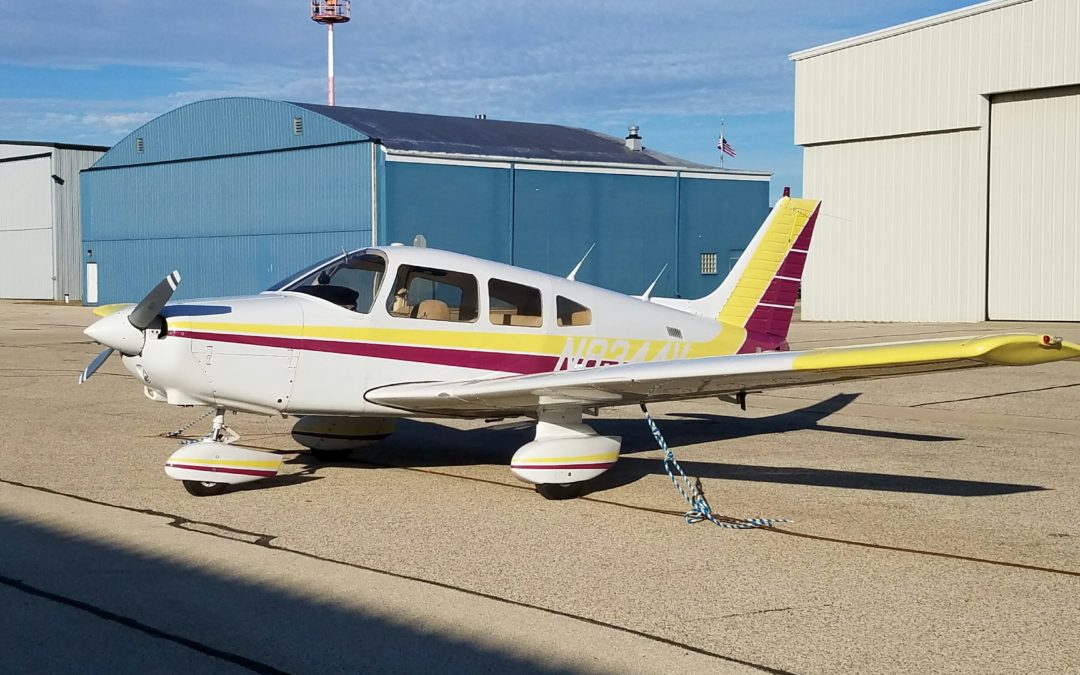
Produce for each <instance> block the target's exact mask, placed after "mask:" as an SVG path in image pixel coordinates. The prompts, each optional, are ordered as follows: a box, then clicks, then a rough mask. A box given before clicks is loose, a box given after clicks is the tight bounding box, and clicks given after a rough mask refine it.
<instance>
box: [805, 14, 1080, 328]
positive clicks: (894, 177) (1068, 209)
mask: <svg viewBox="0 0 1080 675" xmlns="http://www.w3.org/2000/svg"><path fill="white" fill-rule="evenodd" d="M791 59H792V61H794V62H795V142H796V143H797V144H799V145H801V146H803V148H804V152H803V172H804V174H803V175H804V178H803V194H804V195H805V196H807V197H814V198H819V199H822V200H823V202H824V203H823V205H822V216H821V218H820V220H819V221H818V227H817V230H816V231H815V237H814V243H813V245H812V253H811V255H810V257H809V260H808V263H807V271H806V279H805V281H804V284H803V307H802V317H803V318H804V319H808V320H825V321H843V320H863V321H981V320H984V319H1002V320H1029V321H1080V270H1078V267H1080V206H1078V204H1077V197H1078V192H1080V1H1078V0H993V1H991V2H983V3H981V4H978V5H973V6H971V7H966V8H963V9H959V10H956V11H953V12H949V13H946V14H941V15H938V16H934V17H930V18H928V19H923V20H921V21H914V22H911V23H907V24H903V25H900V26H896V27H893V28H888V29H885V30H881V31H877V32H874V33H868V34H866V35H861V36H858V37H854V38H851V39H848V40H843V41H840V42H835V43H832V44H828V45H824V46H821V47H816V48H813V49H807V50H805V51H801V52H797V53H795V54H792V55H791Z"/></svg>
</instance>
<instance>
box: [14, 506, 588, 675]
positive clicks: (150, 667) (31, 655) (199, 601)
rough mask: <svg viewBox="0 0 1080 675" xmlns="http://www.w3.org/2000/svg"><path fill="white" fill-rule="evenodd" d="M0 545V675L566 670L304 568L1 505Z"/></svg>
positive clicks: (522, 671)
mask: <svg viewBox="0 0 1080 675" xmlns="http://www.w3.org/2000/svg"><path fill="white" fill-rule="evenodd" d="M0 541H3V542H4V550H3V551H2V552H0V605H2V606H3V607H4V608H5V611H3V612H0V672H5V673H61V672H111V673H148V672H172V673H179V672H188V673H207V672H243V671H248V672H251V671H254V672H261V673H280V672H294V673H295V672H322V673H325V672H349V673H360V672H394V673H430V672H440V673H447V672H497V673H509V672H517V673H564V672H572V671H569V670H566V669H563V668H559V667H554V666H552V665H551V664H545V663H542V662H540V661H538V660H536V659H535V658H530V657H529V656H526V655H524V654H523V653H521V652H518V653H514V651H513V647H512V646H510V645H507V646H506V649H501V645H498V644H493V643H492V642H490V641H489V642H487V643H486V644H480V643H479V641H477V642H474V641H471V640H469V639H468V638H467V637H463V636H461V635H450V634H445V633H443V632H440V631H439V630H437V629H436V628H435V627H434V626H423V625H415V624H414V623H413V622H411V621H406V620H405V618H404V617H403V618H402V619H401V620H397V619H395V618H393V617H392V616H389V614H390V610H389V608H387V607H383V606H380V607H376V608H374V611H372V612H367V611H365V610H364V609H363V608H362V607H358V606H356V604H352V605H346V604H345V603H342V602H335V601H332V600H330V599H326V600H323V599H319V598H316V597H308V596H306V595H305V588H304V583H303V578H302V577H293V578H292V579H291V580H290V582H289V584H290V588H289V589H288V590H286V589H284V588H283V587H282V588H278V587H275V586H270V585H268V584H265V583H261V582H256V581H250V580H246V579H244V578H241V577H238V576H236V575H235V574H232V573H226V572H224V571H222V572H221V573H215V571H213V569H212V567H210V566H208V565H202V564H198V562H197V556H196V557H195V558H193V560H195V561H196V562H193V563H187V562H186V561H182V560H178V559H176V558H173V557H165V556H162V555H150V554H148V553H144V552H142V551H139V550H132V549H130V548H128V547H124V546H121V545H118V544H115V543H113V542H106V541H100V540H95V539H91V538H90V537H88V536H86V535H83V534H81V533H74V532H66V531H60V530H56V529H53V528H52V527H46V526H43V525H40V524H36V523H32V522H28V521H26V520H24V519H16V518H12V517H9V516H5V515H3V514H0ZM288 576H289V571H288V570H284V571H283V574H282V579H283V580H284V579H285V578H287V577H288ZM462 611H463V612H464V611H467V610H462ZM468 618H469V617H468V616H465V615H463V616H462V617H461V619H462V622H467V620H468Z"/></svg>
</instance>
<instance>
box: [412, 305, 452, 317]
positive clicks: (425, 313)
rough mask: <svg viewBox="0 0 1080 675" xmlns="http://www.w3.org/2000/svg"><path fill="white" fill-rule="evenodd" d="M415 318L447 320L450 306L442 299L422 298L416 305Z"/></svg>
mask: <svg viewBox="0 0 1080 675" xmlns="http://www.w3.org/2000/svg"><path fill="white" fill-rule="evenodd" d="M414 316H415V317H416V318H417V319H430V320H432V321H449V320H450V307H449V306H447V304H446V303H445V302H443V301H442V300H424V301H422V302H421V303H420V304H419V305H417V306H416V314H415V315H414Z"/></svg>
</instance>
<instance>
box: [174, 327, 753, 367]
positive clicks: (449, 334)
mask: <svg viewBox="0 0 1080 675" xmlns="http://www.w3.org/2000/svg"><path fill="white" fill-rule="evenodd" d="M169 325H170V326H171V327H173V328H175V329H176V330H193V331H207V332H225V333H239V334H247V335H266V336H272V337H297V338H301V337H302V338H308V339H317V340H345V341H352V342H374V343H380V344H399V345H415V346H418V347H442V348H448V349H472V350H477V351H492V352H501V353H506V354H539V355H547V356H559V355H560V354H562V353H563V351H564V350H565V348H566V341H567V340H575V341H579V340H586V341H590V342H591V341H593V340H606V341H607V342H608V344H609V345H611V346H612V347H614V346H615V345H616V344H617V343H623V342H625V343H628V344H629V349H627V350H625V351H626V353H628V354H630V355H636V354H638V353H639V352H640V351H641V349H642V348H643V347H645V354H644V357H645V360H647V361H651V360H653V359H655V358H657V357H658V356H660V355H661V353H663V352H664V351H665V349H666V350H667V351H668V352H669V353H670V352H671V345H672V344H675V345H679V346H680V347H682V346H684V345H685V346H689V351H688V352H687V354H686V356H687V357H689V358H700V357H703V356H726V355H728V354H734V353H736V352H738V350H739V347H741V346H742V344H743V342H744V341H745V339H746V331H745V330H744V329H742V328H741V327H739V326H720V327H719V328H720V332H719V333H718V334H717V335H716V336H715V337H714V338H713V339H711V340H708V341H704V342H687V341H678V340H663V339H655V340H643V339H638V338H613V337H602V336H578V335H559V334H554V335H552V334H533V335H530V334H526V333H493V332H489V331H483V332H481V331H454V330H424V329H409V328H371V327H345V326H298V325H288V324H261V323H225V322H213V321H189V320H186V319H181V318H176V319H171V320H170V321H169ZM675 357H676V356H675V355H671V356H669V357H668V358H675Z"/></svg>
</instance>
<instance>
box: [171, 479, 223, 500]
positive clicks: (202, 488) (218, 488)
mask: <svg viewBox="0 0 1080 675" xmlns="http://www.w3.org/2000/svg"><path fill="white" fill-rule="evenodd" d="M181 482H182V483H183V484H184V489H185V490H187V491H188V494H191V495H194V496H196V497H213V496H214V495H219V494H221V493H222V492H225V490H227V489H228V488H229V484H228V483H211V482H209V481H198V480H185V481H181Z"/></svg>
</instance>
